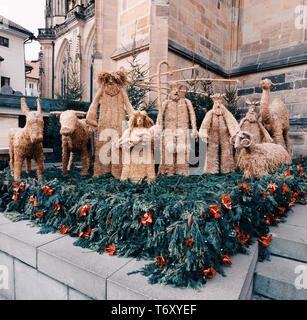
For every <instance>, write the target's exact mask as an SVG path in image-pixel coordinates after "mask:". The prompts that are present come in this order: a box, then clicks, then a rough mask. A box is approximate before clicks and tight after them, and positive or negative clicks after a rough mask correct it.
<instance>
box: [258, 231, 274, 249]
mask: <svg viewBox="0 0 307 320" xmlns="http://www.w3.org/2000/svg"><path fill="white" fill-rule="evenodd" d="M272 240H273V237H272V235H271V234H270V235H269V236H268V237H265V236H263V237H260V238H259V239H258V241H259V242H260V243H261V245H262V246H263V247H266V248H267V247H269V246H270V245H269V243H270V242H272Z"/></svg>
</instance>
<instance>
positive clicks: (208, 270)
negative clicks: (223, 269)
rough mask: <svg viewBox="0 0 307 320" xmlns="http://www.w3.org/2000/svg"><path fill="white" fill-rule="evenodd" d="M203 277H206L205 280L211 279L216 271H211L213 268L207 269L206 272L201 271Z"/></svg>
mask: <svg viewBox="0 0 307 320" xmlns="http://www.w3.org/2000/svg"><path fill="white" fill-rule="evenodd" d="M203 275H204V276H205V277H206V278H209V279H211V278H213V277H215V276H216V271H215V270H214V269H213V268H208V269H206V270H204V271H203Z"/></svg>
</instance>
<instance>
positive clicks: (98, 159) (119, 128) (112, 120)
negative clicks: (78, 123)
mask: <svg viewBox="0 0 307 320" xmlns="http://www.w3.org/2000/svg"><path fill="white" fill-rule="evenodd" d="M98 85H99V90H98V92H97V94H96V96H95V98H94V100H93V102H92V104H91V106H90V108H89V110H88V113H87V117H86V122H87V124H88V125H89V126H91V127H92V128H95V127H97V126H98V134H97V141H96V155H95V165H94V177H97V176H101V175H104V174H107V173H111V174H112V175H113V176H114V177H115V178H116V179H119V178H120V176H121V172H122V159H121V150H113V149H112V148H111V145H112V143H110V139H111V142H114V141H117V140H118V139H119V138H120V137H121V136H122V134H123V131H124V129H123V128H126V115H125V111H126V112H127V114H128V117H129V118H130V117H131V115H132V114H133V111H134V109H133V107H132V105H131V103H130V101H129V99H128V95H127V92H126V85H127V73H126V71H125V70H124V69H123V68H121V69H120V70H119V71H116V72H112V73H109V72H101V73H99V74H98ZM100 101H101V105H100V116H99V121H98V123H97V112H98V106H99V103H100Z"/></svg>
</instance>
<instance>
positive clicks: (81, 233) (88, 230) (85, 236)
mask: <svg viewBox="0 0 307 320" xmlns="http://www.w3.org/2000/svg"><path fill="white" fill-rule="evenodd" d="M93 230H94V228H88V229H87V231H86V232H80V233H79V238H89V237H90V235H91V233H92V231H93Z"/></svg>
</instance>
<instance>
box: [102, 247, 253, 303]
mask: <svg viewBox="0 0 307 320" xmlns="http://www.w3.org/2000/svg"><path fill="white" fill-rule="evenodd" d="M257 258H258V245H257V243H254V244H253V245H252V246H251V247H250V254H248V255H247V254H246V255H245V254H237V255H235V256H233V257H231V259H232V263H233V265H232V267H224V271H225V274H226V277H223V276H222V275H220V274H217V275H216V277H214V278H213V279H210V280H209V281H208V282H207V283H206V286H205V287H204V288H201V289H190V288H188V289H180V288H174V287H172V286H165V285H160V284H154V285H151V284H150V283H149V282H148V279H147V278H146V277H144V276H142V275H141V274H139V273H136V274H132V275H127V273H129V272H133V271H135V270H140V269H141V268H142V267H143V266H145V265H146V264H147V263H149V262H145V261H137V260H135V259H134V260H133V261H131V262H130V263H128V264H127V265H126V266H125V267H123V268H122V269H120V270H119V271H118V272H116V273H114V274H113V275H112V276H111V277H110V278H109V279H108V280H107V287H108V290H107V299H108V300H109V299H110V300H144V299H147V300H149V299H150V300H239V299H240V300H249V299H250V295H251V290H250V287H251V283H252V280H253V274H254V270H255V266H256V262H257Z"/></svg>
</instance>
